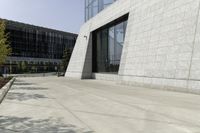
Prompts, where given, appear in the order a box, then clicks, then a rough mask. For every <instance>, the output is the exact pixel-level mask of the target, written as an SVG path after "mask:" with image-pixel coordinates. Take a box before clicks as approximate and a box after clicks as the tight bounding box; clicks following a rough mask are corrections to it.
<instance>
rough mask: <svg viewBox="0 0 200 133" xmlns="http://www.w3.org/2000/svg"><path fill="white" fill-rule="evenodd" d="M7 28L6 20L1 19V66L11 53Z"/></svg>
mask: <svg viewBox="0 0 200 133" xmlns="http://www.w3.org/2000/svg"><path fill="white" fill-rule="evenodd" d="M5 29H6V24H5V22H4V21H2V20H0V66H1V65H3V63H4V62H5V60H6V58H7V56H9V55H10V54H11V47H10V45H9V44H10V43H9V41H8V34H6V32H5ZM0 75H1V71H0Z"/></svg>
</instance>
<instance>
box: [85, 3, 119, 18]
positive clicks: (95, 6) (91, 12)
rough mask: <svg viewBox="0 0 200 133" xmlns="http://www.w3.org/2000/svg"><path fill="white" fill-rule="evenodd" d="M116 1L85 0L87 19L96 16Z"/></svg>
mask: <svg viewBox="0 0 200 133" xmlns="http://www.w3.org/2000/svg"><path fill="white" fill-rule="evenodd" d="M115 1H116V0H85V21H87V20H89V19H90V18H92V17H94V16H95V15H96V14H98V13H99V12H100V11H101V10H103V9H104V8H106V7H107V6H109V5H110V4H112V3H113V2H115Z"/></svg>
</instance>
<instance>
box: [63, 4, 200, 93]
mask: <svg viewBox="0 0 200 133" xmlns="http://www.w3.org/2000/svg"><path fill="white" fill-rule="evenodd" d="M127 13H129V18H128V25H127V31H126V37H125V41H124V47H123V52H122V57H121V64H120V70H119V73H118V77H119V78H117V79H118V80H119V82H121V83H125V84H130V85H142V86H148V87H152V88H155V87H157V88H161V89H168V90H178V91H184V92H192V93H200V16H199V15H200V0H118V1H116V2H115V3H113V4H112V5H111V6H109V7H108V8H106V9H104V10H103V11H102V12H100V13H99V14H97V15H96V16H95V17H93V18H92V19H90V20H89V21H87V22H86V23H85V24H84V25H83V26H82V28H81V30H80V34H79V36H78V39H77V43H76V45H75V48H74V51H73V54H72V58H71V60H70V63H69V67H68V69H67V72H66V75H65V76H66V77H74V78H79V79H84V78H92V41H91V40H92V35H91V32H92V31H94V30H96V29H98V28H100V27H102V26H103V25H105V24H107V23H109V22H112V21H114V20H115V19H117V18H119V17H121V16H123V15H125V14H127Z"/></svg>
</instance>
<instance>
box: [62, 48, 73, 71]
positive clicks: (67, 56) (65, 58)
mask: <svg viewBox="0 0 200 133" xmlns="http://www.w3.org/2000/svg"><path fill="white" fill-rule="evenodd" d="M70 58H71V51H70V49H67V48H65V50H64V52H63V59H62V66H63V69H64V71H65V70H66V69H67V66H68V64H69V61H70Z"/></svg>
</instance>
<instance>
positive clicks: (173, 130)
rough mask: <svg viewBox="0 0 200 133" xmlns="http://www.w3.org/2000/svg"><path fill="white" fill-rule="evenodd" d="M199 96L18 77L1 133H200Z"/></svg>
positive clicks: (1, 108)
mask: <svg viewBox="0 0 200 133" xmlns="http://www.w3.org/2000/svg"><path fill="white" fill-rule="evenodd" d="M199 101H200V96H199V95H193V94H184V93H178V92H168V91H161V90H153V89H146V88H139V87H128V86H121V85H118V84H115V83H114V82H107V81H97V80H82V81H81V80H73V79H66V78H57V77H41V78H17V79H16V82H15V83H14V85H13V87H12V89H11V90H10V91H9V93H8V95H7V97H6V99H5V100H4V101H3V103H2V104H1V105H0V133H16V132H19V133H200V102H199Z"/></svg>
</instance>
